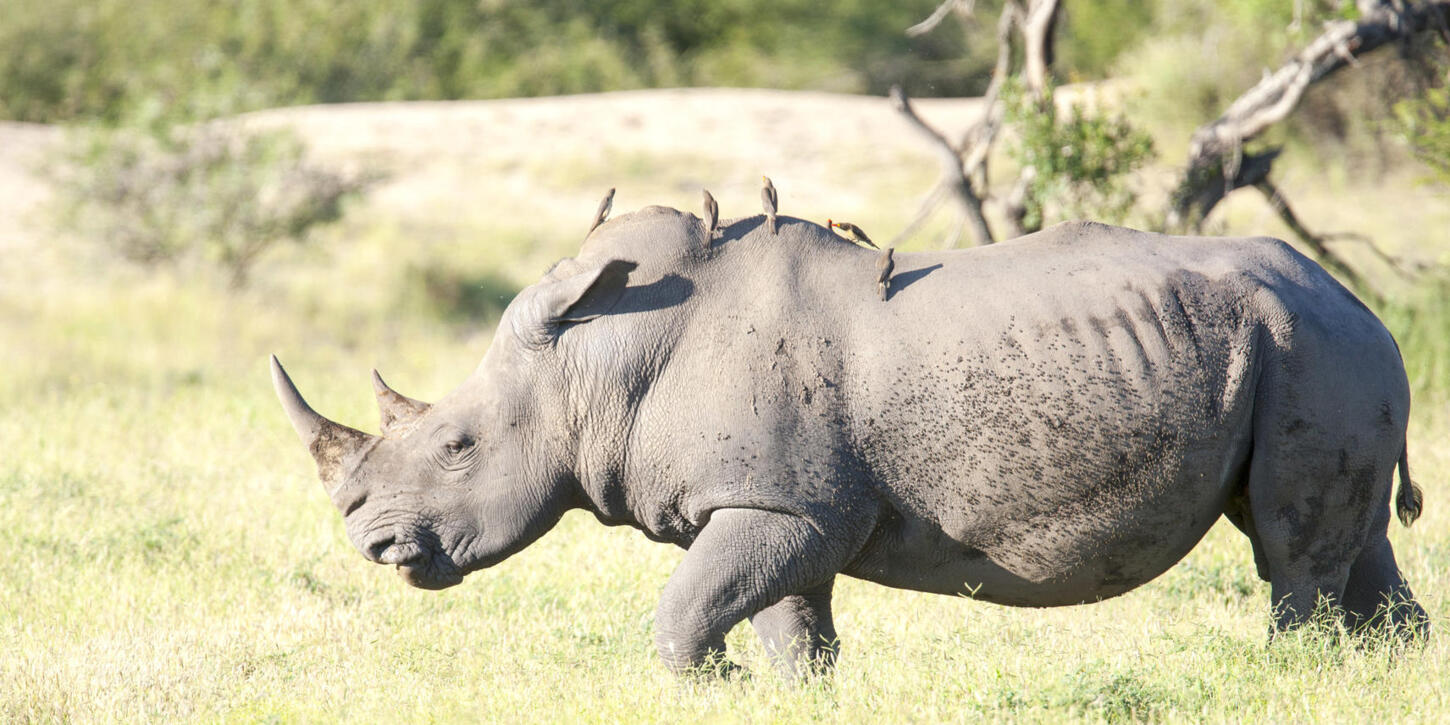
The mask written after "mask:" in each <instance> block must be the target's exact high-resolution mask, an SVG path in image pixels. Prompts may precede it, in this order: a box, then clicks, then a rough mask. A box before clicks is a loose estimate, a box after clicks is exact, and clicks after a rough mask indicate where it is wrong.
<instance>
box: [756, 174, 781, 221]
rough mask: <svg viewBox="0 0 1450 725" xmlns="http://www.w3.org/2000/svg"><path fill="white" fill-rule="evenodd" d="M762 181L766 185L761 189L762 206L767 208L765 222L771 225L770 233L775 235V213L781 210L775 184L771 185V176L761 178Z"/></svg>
mask: <svg viewBox="0 0 1450 725" xmlns="http://www.w3.org/2000/svg"><path fill="white" fill-rule="evenodd" d="M760 181H761V182H762V183H763V184H764V186H761V187H760V205H761V206H763V207H765V221H766V223H767V224H769V225H770V233H771V234H775V232H776V228H777V227H776V223H775V211H776V209H778V208H779V207H778V206H777V204H776V198H775V184H772V183H770V177H769V176H762V177H760Z"/></svg>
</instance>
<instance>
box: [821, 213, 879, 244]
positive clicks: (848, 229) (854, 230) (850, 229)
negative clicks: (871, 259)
mask: <svg viewBox="0 0 1450 725" xmlns="http://www.w3.org/2000/svg"><path fill="white" fill-rule="evenodd" d="M826 224H827V225H828V226H832V227H835V228H837V229H840V230H841V231H843V232H845V233H846V238H847V239H850V240H851V241H853V242H855V243H857V244H864V245H866V246H868V247H870V248H872V249H880V248H881V247H878V246H876V243H875V242H873V241H871V237H868V236H866V232H865V230H863V229H861V227H858V226H856V225H855V224H852V223H851V222H834V221H831V220H830V219H827V220H826Z"/></svg>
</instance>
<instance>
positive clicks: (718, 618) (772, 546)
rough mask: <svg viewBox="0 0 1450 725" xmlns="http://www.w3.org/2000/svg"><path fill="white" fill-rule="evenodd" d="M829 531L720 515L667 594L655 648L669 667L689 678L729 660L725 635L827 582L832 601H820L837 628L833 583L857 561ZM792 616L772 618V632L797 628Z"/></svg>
mask: <svg viewBox="0 0 1450 725" xmlns="http://www.w3.org/2000/svg"><path fill="white" fill-rule="evenodd" d="M829 531H830V529H829V528H827V527H824V526H820V525H818V524H817V523H816V522H812V521H808V520H806V519H804V518H802V517H799V516H794V515H791V514H785V513H780V512H776V511H760V510H755V509H723V510H720V511H716V512H714V513H713V514H712V515H711V517H710V523H709V524H707V525H706V526H705V528H704V530H703V531H701V532H700V535H699V536H698V537H696V539H695V541H694V543H692V544H691V545H690V550H689V551H687V552H686V553H685V559H684V561H682V562H680V566H679V568H678V569H676V570H675V573H674V574H673V575H671V576H670V581H669V583H668V584H666V585H665V590H664V593H663V594H662V595H661V596H660V604H659V609H658V610H657V611H656V612H655V644H656V646H657V647H658V648H659V653H660V657H661V658H662V659H663V660H664V662H665V665H666V666H667V667H669V668H670V669H671V670H673V671H674V672H676V673H684V672H686V671H688V670H690V669H691V668H695V667H699V666H701V665H703V664H706V663H707V662H709V661H710V659H711V658H712V657H714V656H723V654H724V652H725V635H726V633H728V632H729V631H730V629H731V628H732V627H734V626H735V625H736V624H738V623H740V622H741V621H743V620H744V619H745V618H746V617H750V616H752V615H755V614H757V613H763V611H762V610H765V609H766V608H768V607H771V606H772V605H774V604H777V603H778V602H781V600H783V599H785V598H786V597H789V596H792V595H797V594H804V593H806V592H817V591H818V590H819V588H820V587H821V585H822V584H823V583H824V584H826V587H827V589H826V598H825V599H824V600H822V599H821V598H820V597H818V596H816V597H815V601H816V602H817V603H818V604H819V603H821V602H825V603H826V604H825V607H826V608H825V612H826V616H825V622H826V623H827V626H828V627H829V622H830V615H829V582H830V580H831V579H832V577H834V576H835V574H836V572H838V571H840V569H841V567H842V566H844V565H845V563H846V561H847V560H848V559H849V558H850V550H851V544H852V542H851V541H849V540H847V539H845V538H844V537H841V538H837V537H834V536H832V535H831V534H830V533H829ZM801 601H806V600H804V599H802V600H801ZM787 611H788V608H787V609H783V610H781V612H779V613H771V614H767V615H766V617H765V621H766V622H767V623H770V624H767V625H766V629H767V630H769V631H771V632H777V631H779V632H781V633H784V632H786V631H787V630H789V629H791V627H782V626H781V624H783V622H784V620H785V619H787V618H791V617H790V615H788V614H787ZM793 626H794V625H793ZM762 634H763V633H762ZM792 634H794V633H792ZM768 644H769V640H767V645H768Z"/></svg>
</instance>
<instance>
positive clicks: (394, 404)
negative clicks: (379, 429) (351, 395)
mask: <svg viewBox="0 0 1450 725" xmlns="http://www.w3.org/2000/svg"><path fill="white" fill-rule="evenodd" d="M373 392H374V393H377V396H378V412H379V413H380V414H382V419H383V435H384V436H385V437H392V436H396V435H402V434H404V433H407V432H408V430H409V429H411V428H412V427H413V424H414V423H416V422H418V419H419V418H422V417H423V415H424V414H426V413H427V412H428V408H430V407H432V406H430V405H428V404H427V403H425V402H423V401H421V400H414V399H412V398H410V397H408V396H406V395H403V394H402V393H399V392H398V391H396V390H393V389H392V388H390V387H388V384H387V383H385V382H383V376H381V375H379V374H378V371H376V370H374V371H373Z"/></svg>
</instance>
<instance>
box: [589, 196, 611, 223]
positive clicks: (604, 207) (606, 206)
mask: <svg viewBox="0 0 1450 725" xmlns="http://www.w3.org/2000/svg"><path fill="white" fill-rule="evenodd" d="M613 208H614V189H613V188H611V189H610V190H609V191H608V192H607V193H606V194H605V195H604V198H603V199H601V200H600V201H599V210H598V211H596V212H594V223H593V224H590V225H589V231H591V232H592V231H594V228H595V227H597V226H599V225H600V224H603V223H604V220H605V219H608V218H609V210H610V209H613Z"/></svg>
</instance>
